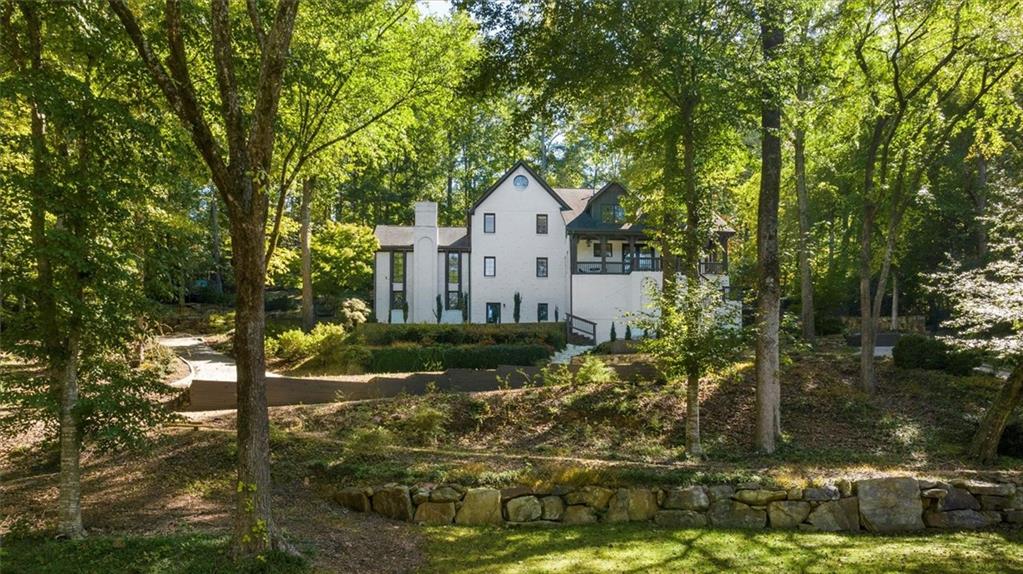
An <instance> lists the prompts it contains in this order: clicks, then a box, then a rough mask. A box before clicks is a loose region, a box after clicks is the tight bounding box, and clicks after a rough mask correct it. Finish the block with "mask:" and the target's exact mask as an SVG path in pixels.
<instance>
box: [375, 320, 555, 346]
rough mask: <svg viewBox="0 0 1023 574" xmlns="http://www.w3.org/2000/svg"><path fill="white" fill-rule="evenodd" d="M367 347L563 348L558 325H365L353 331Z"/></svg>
mask: <svg viewBox="0 0 1023 574" xmlns="http://www.w3.org/2000/svg"><path fill="white" fill-rule="evenodd" d="M356 333H357V334H358V335H359V336H360V337H362V339H363V340H364V341H365V342H366V344H367V345H372V346H387V345H393V344H395V343H417V344H420V345H425V346H429V345H471V344H481V345H482V344H498V345H513V344H530V345H534V344H535V345H547V346H549V347H551V348H553V349H556V350H560V349H563V348H565V326H564V325H563V324H560V323H522V324H517V325H514V324H513V325H508V324H504V325H482V324H462V325H450V324H443V325H430V324H425V323H407V324H401V325H396V324H387V323H366V324H365V325H362V326H360V327H359V328H357V329H356Z"/></svg>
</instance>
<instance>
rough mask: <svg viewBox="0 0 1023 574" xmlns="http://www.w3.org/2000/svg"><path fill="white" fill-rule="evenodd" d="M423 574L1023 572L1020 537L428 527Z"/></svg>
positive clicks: (637, 528) (625, 527)
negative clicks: (426, 555)
mask: <svg viewBox="0 0 1023 574" xmlns="http://www.w3.org/2000/svg"><path fill="white" fill-rule="evenodd" d="M428 533H429V538H430V542H429V544H428V553H429V564H428V566H427V567H426V569H425V570H426V571H427V572H460V573H466V574H472V573H488V574H490V573H508V574H511V573H515V574H525V573H529V572H544V573H558V572H566V573H568V572H571V573H588V572H691V573H695V572H751V573H753V572H764V573H772V574H773V573H776V572H806V573H811V572H821V573H828V574H838V573H843V572H850V573H852V572H855V573H860V572H871V573H874V572H927V573H943V572H948V573H955V574H981V573H999V574H1004V573H1009V572H1023V533H1021V532H1020V531H1014V532H975V533H942V534H923V535H912V536H871V535H848V534H825V533H809V532H792V531H788V532H782V531H769V530H764V531H734V530H708V529H696V530H663V529H658V528H655V527H652V526H649V525H621V526H611V525H598V526H589V527H585V526H579V527H570V528H557V529H536V530H527V529H520V530H499V529H485V528H475V529H473V528H433V529H430V530H429V531H428Z"/></svg>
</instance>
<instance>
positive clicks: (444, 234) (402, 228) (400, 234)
mask: <svg viewBox="0 0 1023 574" xmlns="http://www.w3.org/2000/svg"><path fill="white" fill-rule="evenodd" d="M413 229H414V228H413V227H411V226H406V225H378V226H376V227H375V228H374V229H373V235H376V238H377V241H379V242H380V249H379V250H380V251H395V250H397V251H402V250H406V249H412V233H413ZM437 249H440V250H454V251H463V250H464V251H468V250H469V234H468V233H467V232H466V229H465V228H464V227H438V228H437Z"/></svg>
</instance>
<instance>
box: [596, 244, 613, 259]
mask: <svg viewBox="0 0 1023 574" xmlns="http://www.w3.org/2000/svg"><path fill="white" fill-rule="evenodd" d="M600 250H601V247H600V241H594V242H593V256H594V257H600ZM614 251H615V250H614V246H613V245H611V244H610V243H608V244H607V256H608V257H614V256H615V253H614Z"/></svg>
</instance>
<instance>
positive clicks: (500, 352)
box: [366, 345, 551, 373]
mask: <svg viewBox="0 0 1023 574" xmlns="http://www.w3.org/2000/svg"><path fill="white" fill-rule="evenodd" d="M369 353H370V358H369V362H368V364H367V369H366V370H367V371H368V372H371V373H393V372H406V371H423V370H426V369H427V368H436V367H437V366H438V365H439V366H440V368H442V369H452V368H462V369H494V368H497V366H498V365H534V364H536V363H537V362H539V361H542V360H544V359H546V358H547V357H549V356H550V354H551V351H550V348H549V347H547V346H544V345H457V346H447V347H413V346H392V347H381V348H373V349H370V351H369Z"/></svg>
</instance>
